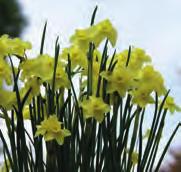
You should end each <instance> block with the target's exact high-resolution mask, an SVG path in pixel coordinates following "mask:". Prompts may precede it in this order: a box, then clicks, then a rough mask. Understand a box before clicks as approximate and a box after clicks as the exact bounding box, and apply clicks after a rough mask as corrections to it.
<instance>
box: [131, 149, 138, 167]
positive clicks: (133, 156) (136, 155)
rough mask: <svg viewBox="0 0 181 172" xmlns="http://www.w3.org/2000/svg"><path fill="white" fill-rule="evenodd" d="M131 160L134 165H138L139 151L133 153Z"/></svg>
mask: <svg viewBox="0 0 181 172" xmlns="http://www.w3.org/2000/svg"><path fill="white" fill-rule="evenodd" d="M131 161H132V163H133V165H136V164H137V163H138V153H137V152H133V153H132V155H131Z"/></svg>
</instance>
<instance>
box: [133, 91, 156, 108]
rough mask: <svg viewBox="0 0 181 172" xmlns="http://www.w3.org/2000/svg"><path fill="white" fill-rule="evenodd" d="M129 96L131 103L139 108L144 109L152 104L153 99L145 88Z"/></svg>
mask: <svg viewBox="0 0 181 172" xmlns="http://www.w3.org/2000/svg"><path fill="white" fill-rule="evenodd" d="M131 94H132V96H133V99H132V102H133V103H135V104H137V105H139V106H140V107H145V106H146V105H147V104H151V103H154V99H153V97H152V96H151V95H150V94H151V93H150V91H148V89H147V88H144V89H142V88H138V89H136V90H134V91H132V92H131Z"/></svg>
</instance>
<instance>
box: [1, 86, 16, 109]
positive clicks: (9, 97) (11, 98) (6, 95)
mask: <svg viewBox="0 0 181 172" xmlns="http://www.w3.org/2000/svg"><path fill="white" fill-rule="evenodd" d="M16 104H17V101H16V93H15V92H12V91H7V90H2V89H1V90H0V105H1V106H2V107H4V108H6V110H10V109H12V108H13V105H14V106H15V105H16Z"/></svg>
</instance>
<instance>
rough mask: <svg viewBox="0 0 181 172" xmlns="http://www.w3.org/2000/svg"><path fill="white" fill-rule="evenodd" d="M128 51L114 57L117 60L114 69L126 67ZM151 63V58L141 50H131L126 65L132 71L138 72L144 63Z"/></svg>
mask: <svg viewBox="0 0 181 172" xmlns="http://www.w3.org/2000/svg"><path fill="white" fill-rule="evenodd" d="M128 52H129V51H128V50H124V51H122V52H121V53H119V54H117V55H116V59H117V60H118V63H117V66H116V67H121V66H126V62H127V60H128ZM148 62H151V58H150V56H149V55H147V54H146V52H145V51H144V50H143V49H141V48H132V49H131V55H130V59H129V63H128V67H129V68H130V69H132V70H134V71H135V72H136V71H139V70H141V68H142V67H143V65H144V64H145V63H148Z"/></svg>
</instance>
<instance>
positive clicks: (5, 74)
mask: <svg viewBox="0 0 181 172" xmlns="http://www.w3.org/2000/svg"><path fill="white" fill-rule="evenodd" d="M3 80H5V81H6V83H7V84H8V85H10V84H12V71H11V67H10V66H9V64H8V63H7V62H6V61H5V60H4V59H3V58H0V87H2V82H3Z"/></svg>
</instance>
